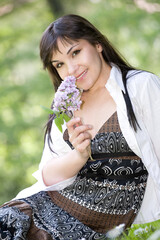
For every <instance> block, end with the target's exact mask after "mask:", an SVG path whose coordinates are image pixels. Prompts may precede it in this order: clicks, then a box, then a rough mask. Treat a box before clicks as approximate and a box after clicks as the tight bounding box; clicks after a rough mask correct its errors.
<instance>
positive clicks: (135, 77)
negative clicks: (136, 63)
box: [127, 70, 160, 87]
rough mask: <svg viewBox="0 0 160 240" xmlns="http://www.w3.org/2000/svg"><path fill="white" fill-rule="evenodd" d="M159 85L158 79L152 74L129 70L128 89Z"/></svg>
mask: <svg viewBox="0 0 160 240" xmlns="http://www.w3.org/2000/svg"><path fill="white" fill-rule="evenodd" d="M152 83H153V84H154V83H156V84H158V85H160V78H159V77H158V76H157V75H155V74H154V73H152V72H148V71H144V70H131V71H129V72H128V74H127V85H128V87H145V86H147V85H148V84H149V85H152Z"/></svg>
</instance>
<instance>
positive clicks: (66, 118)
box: [63, 113, 71, 122]
mask: <svg viewBox="0 0 160 240" xmlns="http://www.w3.org/2000/svg"><path fill="white" fill-rule="evenodd" d="M63 118H64V120H65V121H66V122H68V121H69V120H70V119H71V118H70V117H69V116H68V115H67V114H66V113H63Z"/></svg>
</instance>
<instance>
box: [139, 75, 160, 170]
mask: <svg viewBox="0 0 160 240" xmlns="http://www.w3.org/2000/svg"><path fill="white" fill-rule="evenodd" d="M148 75H149V77H148V78H147V79H145V80H144V83H143V85H144V86H143V87H142V88H141V90H140V94H141V104H142V106H143V120H144V123H145V125H146V129H147V130H148V134H149V136H150V138H151V141H152V143H153V146H154V150H155V153H156V155H157V158H158V160H159V166H160V78H159V77H157V76H156V75H154V74H148Z"/></svg>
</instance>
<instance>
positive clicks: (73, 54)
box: [72, 50, 81, 57]
mask: <svg viewBox="0 0 160 240" xmlns="http://www.w3.org/2000/svg"><path fill="white" fill-rule="evenodd" d="M80 51H81V50H76V51H74V52H73V53H72V56H73V57H74V56H76V55H77V54H78V53H79V52H80Z"/></svg>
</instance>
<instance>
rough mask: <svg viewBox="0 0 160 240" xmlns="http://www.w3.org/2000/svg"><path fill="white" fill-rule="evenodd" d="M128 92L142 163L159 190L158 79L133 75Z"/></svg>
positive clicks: (159, 105)
mask: <svg viewBox="0 0 160 240" xmlns="http://www.w3.org/2000/svg"><path fill="white" fill-rule="evenodd" d="M133 80H134V81H132V84H130V85H128V86H129V92H130V94H132V99H133V107H134V112H135V113H136V118H137V120H138V123H139V124H140V128H141V129H138V130H137V133H136V134H135V136H136V139H137V142H138V144H139V147H140V149H141V153H142V156H143V162H144V164H145V166H146V167H147V170H148V172H149V174H150V176H151V177H152V178H153V180H154V182H155V185H156V186H157V187H158V188H159V190H160V78H159V77H158V76H156V75H154V74H152V73H148V72H142V73H140V74H137V75H135V79H133Z"/></svg>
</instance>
